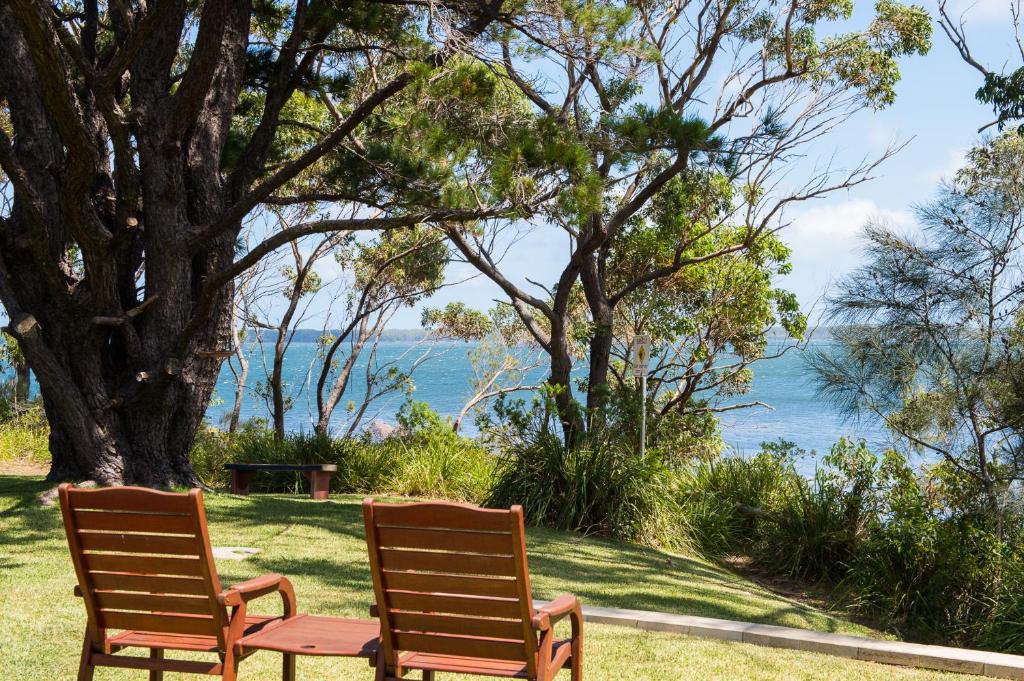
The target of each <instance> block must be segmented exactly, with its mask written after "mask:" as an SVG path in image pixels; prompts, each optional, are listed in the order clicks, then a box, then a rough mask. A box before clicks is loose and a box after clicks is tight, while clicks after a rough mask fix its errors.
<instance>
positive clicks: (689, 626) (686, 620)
mask: <svg viewBox="0 0 1024 681" xmlns="http://www.w3.org/2000/svg"><path fill="white" fill-rule="evenodd" d="M537 603H538V604H539V603H540V601H538V602H537ZM583 618H584V620H586V621H587V622H594V623H595V624H615V625H619V626H624V627H632V628H634V629H644V630H647V631H662V632H669V633H674V634H686V635H688V636H699V637H702V638H716V639H721V640H726V641H741V642H743V643H753V644H756V645H761V646H768V647H771V648H789V649H791V650H805V651H809V652H814V653H823V654H825V655H837V656H839V657H849V658H851V659H856V660H866V661H869V662H881V663H884V664H898V665H903V666H907V667H922V668H926V669H938V670H942V671H949V672H959V673H962V674H978V675H981V676H989V677H993V678H1000V679H1022V680H1024V656H1021V655H1006V654H1004V653H990V652H987V651H983V650H967V649H964V648H950V647H947V646H928V645H922V644H919V643H903V642H900V641H880V640H876V639H871V638H866V637H863V636H850V635H848V634H830V633H827V632H822V631H810V630H807V629H794V628H792V627H777V626H774V625H770V624H754V623H753V622H735V621H733V620H720V619H714V618H711V617H693V616H690V615H671V614H668V613H662V612H650V611H647V610H626V609H620V608H599V607H595V606H588V605H584V606H583Z"/></svg>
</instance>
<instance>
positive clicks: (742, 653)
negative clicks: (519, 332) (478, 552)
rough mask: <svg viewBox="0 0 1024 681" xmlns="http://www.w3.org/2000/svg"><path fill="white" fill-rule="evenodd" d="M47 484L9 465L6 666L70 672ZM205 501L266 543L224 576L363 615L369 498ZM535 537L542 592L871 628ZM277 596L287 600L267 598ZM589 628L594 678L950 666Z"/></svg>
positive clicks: (597, 601) (585, 543)
mask: <svg viewBox="0 0 1024 681" xmlns="http://www.w3.org/2000/svg"><path fill="white" fill-rule="evenodd" d="M44 489H46V485H45V484H44V483H42V482H41V481H40V480H39V478H33V477H24V476H11V475H6V476H5V475H0V679H25V680H30V679H32V680H34V679H68V678H74V670H75V668H76V666H77V658H78V653H79V651H80V646H81V634H82V627H83V625H84V610H83V609H82V606H81V603H80V602H79V601H78V599H76V598H74V597H73V596H72V587H73V585H74V583H75V580H74V574H73V571H72V568H71V562H70V560H68V556H67V547H66V545H65V543H64V537H63V531H62V528H61V524H60V518H59V511H58V509H56V508H49V509H43V508H40V507H38V506H37V505H36V503H35V496H36V494H38V493H39V492H40V491H42V490H44ZM206 500H207V512H208V516H209V520H210V531H211V534H212V539H213V543H214V545H220V546H251V547H255V548H258V549H261V551H262V552H261V553H260V554H259V555H257V556H255V557H254V558H252V559H249V560H246V561H240V562H234V561H222V562H221V563H220V564H219V565H218V568H219V570H220V574H221V578H222V581H223V582H224V583H225V584H230V583H232V582H234V581H239V580H243V579H247V578H249V577H253V576H255V575H257V574H262V573H264V572H280V573H283V574H285V575H288V576H289V577H290V578H291V579H292V581H293V582H294V583H295V589H296V592H297V594H298V600H299V608H300V609H301V610H305V611H308V612H312V613H314V614H336V615H348V616H365V613H366V607H367V605H368V604H369V602H370V600H371V598H372V592H371V586H370V579H369V574H368V572H367V560H366V548H365V545H364V543H363V529H362V516H361V513H360V508H359V503H358V502H359V499H357V498H355V497H340V498H337V499H333V500H332V501H329V502H326V503H317V502H312V501H309V500H307V499H302V498H297V497H283V496H254V497H249V498H239V497H232V496H229V495H223V494H208V495H207V497H206ZM529 549H530V568H531V574H532V577H533V586H534V592H535V595H536V597H537V598H550V597H553V596H555V595H557V594H559V593H561V592H563V591H571V592H573V593H576V594H577V595H579V596H580V598H581V599H582V600H583V602H584V603H588V604H591V605H601V606H610V607H627V608H638V609H645V610H661V611H667V612H676V613H684V614H691V615H703V616H709V617H722V618H728V619H737V620H747V621H755V622H765V623H770V624H780V625H786V626H794V627H803V628H808V629H818V630H822V631H839V632H848V633H858V634H868V635H871V634H872V632H870V631H869V630H867V629H865V628H864V627H860V626H858V625H855V624H852V623H850V622H847V621H845V620H842V619H840V618H836V617H832V616H830V615H828V614H826V613H823V612H821V611H818V610H815V609H813V608H810V607H807V606H805V605H802V604H799V603H795V602H792V601H789V600H786V599H784V598H780V597H778V596H776V595H774V594H772V593H770V592H767V591H765V590H763V589H761V588H759V587H757V586H755V585H753V584H751V583H750V582H748V581H746V580H744V579H742V578H740V577H737V576H736V575H734V574H732V573H730V572H728V571H725V570H723V569H721V568H718V567H716V566H713V565H711V564H708V563H706V562H704V561H701V560H695V559H692V558H686V557H682V556H677V555H672V554H668V553H664V552H660V551H655V550H651V549H644V548H637V547H631V546H622V545H618V544H613V543H610V542H604V541H599V540H593V539H582V538H579V537H576V536H572V535H567V534H564V533H557V532H550V531H544V530H531V531H530V533H529ZM268 605H270V606H276V605H277V600H276V599H268ZM586 635H587V641H586V653H587V655H586V678H588V679H592V680H594V681H598V680H604V679H624V678H629V679H651V680H654V679H658V680H665V679H818V678H829V679H888V678H913V679H924V678H929V679H938V678H944V679H945V678H954V677H953V676H951V675H944V674H935V673H931V672H924V671H915V670H907V669H902V668H897V667H888V666H880V665H874V664H871V663H863V662H851V661H849V660H844V659H840V658H833V657H827V656H823V655H815V654H809V653H796V652H790V651H777V650H772V649H768V648H760V647H756V646H750V645H744V644H737V643H724V642H712V641H705V640H700V639H695V638H687V637H682V636H673V635H667V634H656V633H646V632H638V631H635V630H631V629H625V628H618V627H608V626H599V625H588V626H587V628H586ZM277 669H278V660H277V659H276V656H274V655H272V654H266V653H261V654H257V655H256V656H255V657H253V658H250V659H248V660H246V662H244V663H243V666H242V668H241V678H242V679H249V680H253V681H255V680H256V679H266V680H267V681H269V680H271V679H277V678H279V676H278V672H277ZM299 675H300V678H304V679H314V678H318V679H345V680H348V679H353V680H354V679H371V678H372V675H371V673H370V670H369V669H368V667H367V666H366V663H365V662H360V661H354V660H332V659H319V658H307V659H302V660H300V662H299ZM96 678H97V681H106V680H108V679H109V680H113V679H140V680H141V679H143V678H145V674H144V672H127V671H120V670H109V669H104V670H100V671H98V672H97V674H96ZM167 678H168V679H169V680H170V679H174V678H186V677H184V676H180V677H179V676H176V675H171V674H168V675H167ZM190 678H196V677H190ZM445 678H455V677H445ZM565 678H568V676H567V674H566V675H565Z"/></svg>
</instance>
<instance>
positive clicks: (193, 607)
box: [94, 591, 214, 615]
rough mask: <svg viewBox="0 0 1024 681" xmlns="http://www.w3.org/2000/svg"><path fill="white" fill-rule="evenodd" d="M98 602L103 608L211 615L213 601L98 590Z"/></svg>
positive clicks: (188, 597)
mask: <svg viewBox="0 0 1024 681" xmlns="http://www.w3.org/2000/svg"><path fill="white" fill-rule="evenodd" d="M94 594H95V597H96V604H97V605H98V606H99V607H100V608H102V609H103V610H135V611H140V612H162V613H167V612H173V613H184V614H189V615H209V614H210V613H212V612H213V607H214V605H213V603H212V602H211V600H210V599H209V598H208V597H205V598H204V597H200V596H168V595H166V594H144V593H124V592H120V591H96V592H94Z"/></svg>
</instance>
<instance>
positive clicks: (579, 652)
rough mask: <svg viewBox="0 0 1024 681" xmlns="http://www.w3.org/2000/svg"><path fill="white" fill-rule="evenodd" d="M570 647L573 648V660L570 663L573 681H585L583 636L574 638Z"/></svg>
mask: <svg viewBox="0 0 1024 681" xmlns="http://www.w3.org/2000/svg"><path fill="white" fill-rule="evenodd" d="M569 645H570V646H572V653H571V656H572V659H571V660H570V662H569V665H570V666H569V670H570V674H571V678H572V681H583V634H582V633H580V634H579V635H578V636H576V637H575V638H573V640H572V643H570V644H569Z"/></svg>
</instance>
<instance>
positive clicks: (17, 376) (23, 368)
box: [14, 361, 32, 405]
mask: <svg viewBox="0 0 1024 681" xmlns="http://www.w3.org/2000/svg"><path fill="white" fill-rule="evenodd" d="M31 383H32V371H31V370H30V369H29V368H28V362H25V361H20V362H17V363H16V364H15V365H14V401H15V403H17V404H19V405H22V404H26V403H28V398H29V387H30V386H31Z"/></svg>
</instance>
